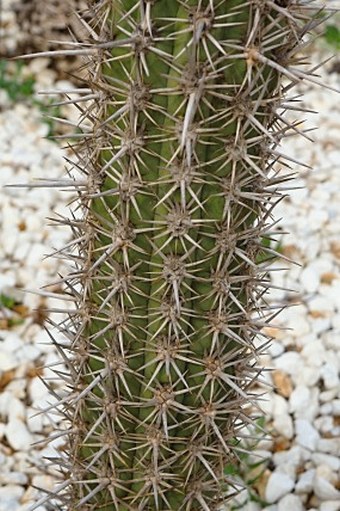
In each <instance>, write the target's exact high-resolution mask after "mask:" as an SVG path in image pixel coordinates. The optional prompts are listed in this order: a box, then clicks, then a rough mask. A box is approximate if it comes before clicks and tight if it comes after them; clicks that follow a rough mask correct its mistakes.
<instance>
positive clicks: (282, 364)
mask: <svg viewBox="0 0 340 511" xmlns="http://www.w3.org/2000/svg"><path fill="white" fill-rule="evenodd" d="M273 363H274V365H275V367H276V368H277V369H281V370H282V371H284V372H285V373H287V374H289V375H295V374H297V373H298V372H299V371H301V369H302V368H303V364H304V362H303V360H302V357H301V355H300V354H299V353H297V352H296V351H287V352H286V353H283V355H281V356H280V357H277V358H275V359H274V361H273Z"/></svg>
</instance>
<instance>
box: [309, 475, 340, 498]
mask: <svg viewBox="0 0 340 511" xmlns="http://www.w3.org/2000/svg"><path fill="white" fill-rule="evenodd" d="M313 488H314V493H315V495H316V496H317V497H318V498H319V499H320V500H336V499H340V492H339V491H338V490H337V489H336V488H334V486H333V485H332V484H331V483H330V482H329V481H327V479H324V478H323V477H320V476H318V475H317V474H316V475H315V477H314V482H313Z"/></svg>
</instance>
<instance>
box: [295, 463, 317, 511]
mask: <svg viewBox="0 0 340 511" xmlns="http://www.w3.org/2000/svg"><path fill="white" fill-rule="evenodd" d="M315 472H316V469H315V468H312V469H309V470H306V472H302V474H301V475H300V477H299V480H298V482H297V483H296V486H295V491H296V492H297V493H310V492H311V491H312V490H313V484H314V477H315ZM292 511H293V510H292Z"/></svg>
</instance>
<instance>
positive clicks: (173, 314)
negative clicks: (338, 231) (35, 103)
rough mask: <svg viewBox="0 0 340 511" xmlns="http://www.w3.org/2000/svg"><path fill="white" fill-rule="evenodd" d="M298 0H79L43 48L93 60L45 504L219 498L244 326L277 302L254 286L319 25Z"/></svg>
mask: <svg viewBox="0 0 340 511" xmlns="http://www.w3.org/2000/svg"><path fill="white" fill-rule="evenodd" d="M309 3H310V2H304V1H302V0H301V1H300V0H91V1H90V0H89V1H88V11H87V12H86V13H84V15H83V26H84V28H85V29H86V30H87V31H88V39H87V40H84V41H82V42H78V43H72V44H73V45H72V46H71V49H67V50H61V51H59V52H55V55H56V56H58V55H82V56H84V59H85V60H86V64H87V69H88V79H87V88H86V89H84V91H83V93H84V96H83V97H80V99H79V100H78V105H79V109H80V110H81V112H82V116H83V119H87V121H88V122H87V125H91V128H90V129H87V130H83V135H80V134H79V132H78V134H77V135H76V136H77V138H76V144H75V145H74V146H73V147H74V149H75V152H76V153H77V161H76V163H75V165H76V167H77V169H78V170H80V171H81V173H82V174H83V177H82V178H74V179H73V180H72V179H71V180H70V181H69V182H66V181H65V180H63V181H62V182H61V187H63V186H66V185H71V186H74V188H75V190H76V192H77V193H78V196H79V207H80V209H81V211H82V218H78V217H70V218H68V219H63V220H62V222H64V223H67V224H68V225H69V226H70V227H71V229H72V230H73V233H74V239H73V242H72V243H70V244H68V246H67V247H65V249H64V250H63V251H61V252H62V253H63V255H64V256H67V257H68V258H69V259H70V260H71V261H72V263H73V265H74V268H73V269H72V271H71V272H70V274H69V275H67V276H66V277H63V278H62V282H63V283H64V284H65V286H66V293H67V294H68V297H69V299H70V300H72V301H73V302H74V306H73V307H72V308H71V310H70V311H69V319H68V321H67V322H65V321H63V322H62V323H61V325H60V327H59V328H60V331H61V332H62V333H63V334H64V335H66V337H67V338H68V340H69V343H66V344H63V345H61V346H59V349H60V350H61V352H62V353H63V356H64V360H65V362H66V364H67V368H68V374H67V375H63V376H64V378H65V382H66V384H67V387H68V388H69V389H70V390H69V393H68V394H67V396H66V397H65V396H64V397H63V398H60V402H59V403H58V407H59V409H61V410H62V413H63V414H64V416H65V418H66V422H65V424H66V423H67V424H69V429H68V430H67V431H66V438H67V442H66V450H65V451H64V453H63V455H62V456H61V459H60V460H59V464H60V467H61V468H62V469H63V471H64V473H65V480H64V482H62V484H61V486H60V487H59V489H57V490H56V493H55V494H53V495H52V496H51V495H48V496H47V498H45V499H43V500H47V499H48V500H51V502H52V501H53V502H54V506H55V507H54V508H55V509H61V510H68V511H74V510H77V509H79V510H81V511H94V510H96V511H116V510H117V511H137V510H138V511H142V510H143V511H156V510H160V511H181V510H183V511H184V510H185V511H189V510H190V511H196V510H205V511H209V510H217V509H220V506H221V504H222V503H223V502H224V500H225V495H226V491H227V489H228V487H229V485H230V484H232V481H230V480H229V479H228V477H227V476H226V475H224V466H225V465H226V463H230V462H236V461H237V457H238V452H239V445H238V439H239V434H238V432H239V430H240V428H241V427H242V426H243V425H244V424H245V423H248V422H251V420H252V419H251V418H250V417H249V414H248V405H251V406H253V405H254V404H256V403H255V401H254V400H255V396H254V395H253V394H252V390H251V385H252V383H253V382H254V380H256V378H257V377H258V374H259V369H258V367H257V357H258V353H259V350H261V349H262V348H261V347H260V348H258V347H257V348H256V345H255V343H254V338H255V336H256V335H257V333H258V332H259V331H260V330H261V328H262V327H263V326H264V325H266V324H268V321H269V320H270V318H271V316H272V315H274V314H275V313H276V312H275V311H273V310H272V309H271V308H270V307H269V306H268V304H267V303H266V301H265V300H264V299H263V295H264V294H265V292H266V290H267V289H268V288H269V287H270V280H269V278H268V270H269V263H270V261H271V259H272V257H274V256H275V253H274V251H273V250H272V249H271V248H270V246H268V240H270V239H271V236H272V233H273V220H272V216H271V215H272V210H273V207H274V206H275V204H276V203H277V202H278V201H279V200H281V198H282V190H281V189H280V184H281V183H282V182H284V181H285V180H287V174H286V175H285V176H279V175H278V170H277V167H275V164H277V162H281V164H283V165H286V166H287V165H289V163H290V159H289V157H287V156H284V155H283V154H281V152H280V150H279V149H278V147H277V146H278V144H279V143H280V141H281V140H282V138H283V137H284V136H285V135H287V134H289V135H291V134H293V133H294V132H297V133H299V132H300V131H299V127H298V125H297V123H295V122H293V123H292V122H289V121H288V120H287V119H285V118H284V117H283V114H282V110H289V109H298V108H299V104H298V103H297V101H296V98H293V97H292V98H289V97H287V93H288V92H289V91H290V89H291V87H292V86H293V85H295V84H296V83H299V82H300V81H301V80H302V79H304V78H307V79H309V80H312V81H317V78H315V77H314V75H313V74H312V73H309V72H308V71H306V70H304V68H303V67H301V65H303V62H302V60H301V56H300V53H299V52H300V50H301V48H302V46H303V45H304V41H303V38H304V36H305V35H306V33H307V32H308V31H309V30H310V29H312V28H313V27H314V26H315V25H316V24H318V23H319V18H316V17H313V11H312V9H311V8H310V7H309ZM45 54H46V53H45ZM80 92H81V91H80ZM85 105H86V106H85ZM300 133H301V132H300ZM79 140H80V142H79ZM264 254H266V255H265V257H264ZM265 343H266V342H265ZM257 346H258V343H257Z"/></svg>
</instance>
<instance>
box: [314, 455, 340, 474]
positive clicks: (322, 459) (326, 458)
mask: <svg viewBox="0 0 340 511" xmlns="http://www.w3.org/2000/svg"><path fill="white" fill-rule="evenodd" d="M312 461H313V462H314V464H315V465H317V466H319V465H327V467H329V468H330V469H331V470H332V471H334V472H337V471H338V470H339V469H340V459H339V458H338V457H337V456H332V455H330V454H325V453H320V452H315V453H314V454H312Z"/></svg>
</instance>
